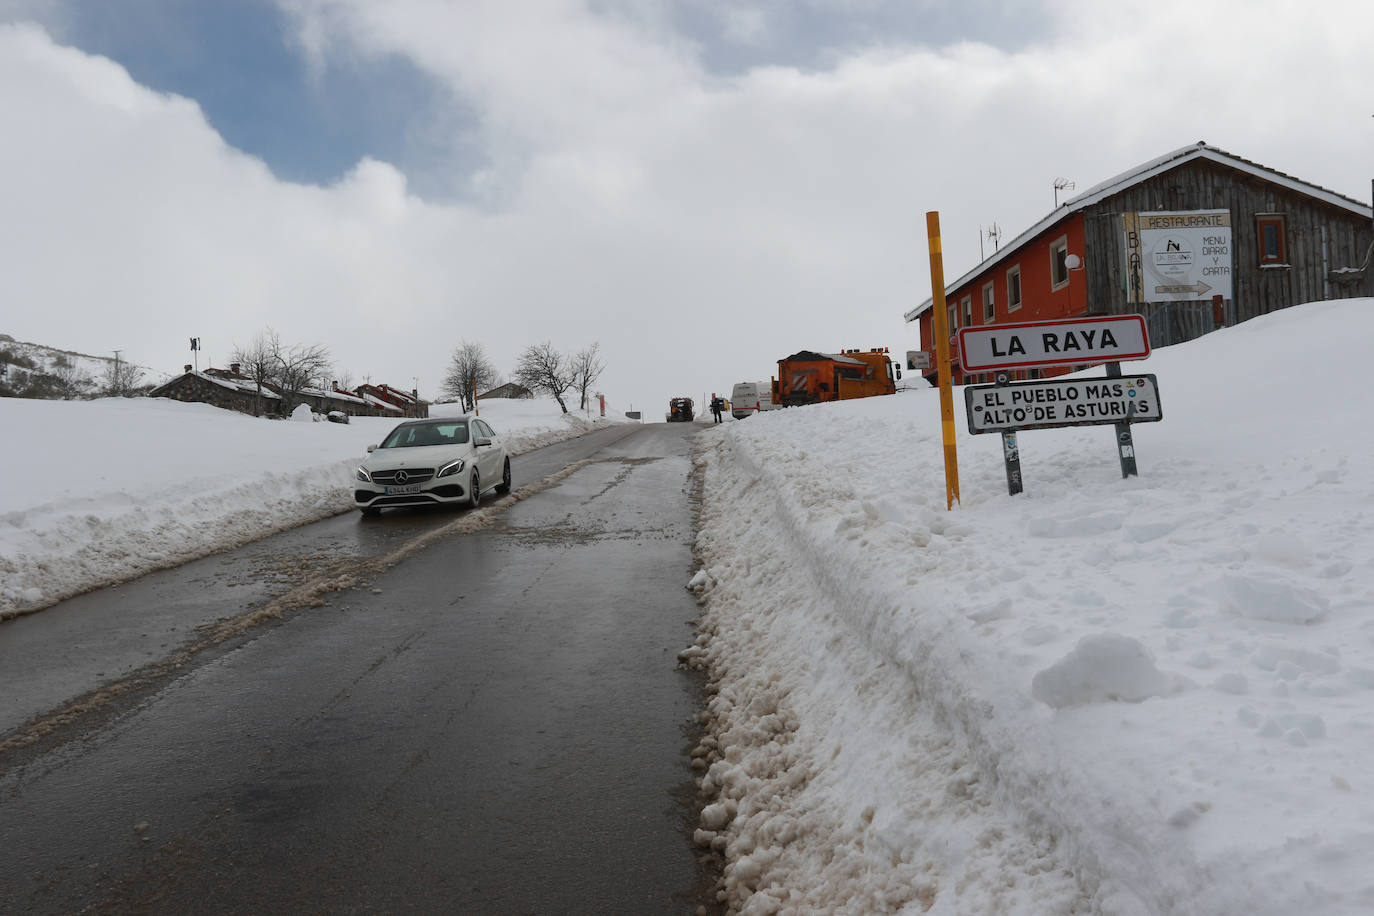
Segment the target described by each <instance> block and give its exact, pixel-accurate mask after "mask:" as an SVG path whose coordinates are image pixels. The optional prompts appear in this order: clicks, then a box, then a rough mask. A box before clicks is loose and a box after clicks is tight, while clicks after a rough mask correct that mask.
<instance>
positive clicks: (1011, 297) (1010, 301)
mask: <svg viewBox="0 0 1374 916" xmlns="http://www.w3.org/2000/svg"><path fill="white" fill-rule="evenodd" d="M1020 307H1021V268H1020V266H1019V265H1018V266H1016V267H1013V268H1011V269H1010V270H1008V271H1007V311H1008V312H1014V311H1016V310H1017V309H1019V308H1020Z"/></svg>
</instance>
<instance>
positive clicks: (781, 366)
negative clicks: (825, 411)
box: [773, 347, 902, 407]
mask: <svg viewBox="0 0 1374 916" xmlns="http://www.w3.org/2000/svg"><path fill="white" fill-rule="evenodd" d="M901 377H902V370H901V369H899V368H898V367H897V364H896V363H894V362H893V361H892V360H891V359H890V358H889V357H888V355H887V347H882V348H880V349H875V350H868V351H866V352H865V351H862V350H845V351H843V352H841V353H813V352H811V351H810V350H802V351H801V352H800V353H793V354H792V355H791V356H789V357H787V358H786V359H780V360H778V376H777V378H775V379H774V380H773V403H774V404H782V405H783V406H785V407H795V406H797V405H799V404H817V403H820V402H821V401H843V400H847V399H849V398H869V397H873V396H874V395H876V394H895V393H896V391H897V379H899V378H901Z"/></svg>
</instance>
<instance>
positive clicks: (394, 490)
mask: <svg viewBox="0 0 1374 916" xmlns="http://www.w3.org/2000/svg"><path fill="white" fill-rule="evenodd" d="M419 492H420V485H419V484H418V483H412V484H410V485H408V486H404V487H387V488H386V495H387V496H400V495H401V494H403V493H419Z"/></svg>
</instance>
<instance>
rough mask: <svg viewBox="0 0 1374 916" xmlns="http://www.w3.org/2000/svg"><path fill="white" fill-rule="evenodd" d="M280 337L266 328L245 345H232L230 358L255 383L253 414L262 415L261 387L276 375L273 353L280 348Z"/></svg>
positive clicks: (268, 383)
mask: <svg viewBox="0 0 1374 916" xmlns="http://www.w3.org/2000/svg"><path fill="white" fill-rule="evenodd" d="M280 347H281V339H280V338H279V337H278V336H277V332H276V331H274V330H272V329H271V328H268V329H267V330H266V331H259V332H258V333H257V334H254V335H253V341H252V343H250V344H249V345H248V346H246V347H240V346H239V345H238V344H235V345H234V355H233V356H232V357H230V359H231V360H232V361H233V362H235V363H238V365H239V372H241V373H243V374H244V375H246V376H247V377H248V378H251V379H252V380H253V381H254V382H255V383H256V384H257V391H256V393H255V394H254V396H253V416H255V417H260V416H262V389H263V386H264V385H271V383H272V380H273V378H274V377H275V375H276V369H277V361H276V358H275V357H274V356H273V354H274V353H275V352H276V351H277V350H278V349H280Z"/></svg>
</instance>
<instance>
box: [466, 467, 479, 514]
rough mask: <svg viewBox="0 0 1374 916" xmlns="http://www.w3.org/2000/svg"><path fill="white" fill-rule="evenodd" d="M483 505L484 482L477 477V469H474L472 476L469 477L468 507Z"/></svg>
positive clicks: (474, 507) (473, 507)
mask: <svg viewBox="0 0 1374 916" xmlns="http://www.w3.org/2000/svg"><path fill="white" fill-rule="evenodd" d="M480 505H482V484H481V482H480V481H479V480H478V479H477V469H476V468H473V469H472V476H471V477H470V478H468V508H469V509H476V508H477V507H478V506H480Z"/></svg>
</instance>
